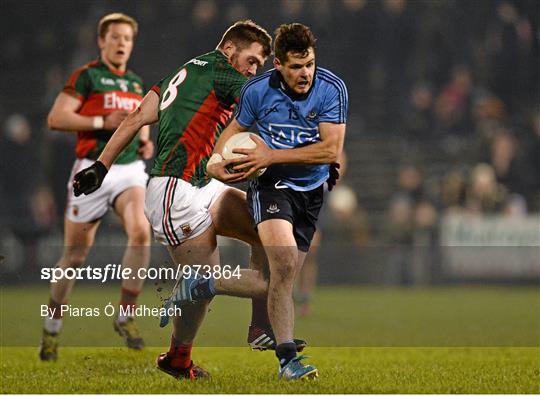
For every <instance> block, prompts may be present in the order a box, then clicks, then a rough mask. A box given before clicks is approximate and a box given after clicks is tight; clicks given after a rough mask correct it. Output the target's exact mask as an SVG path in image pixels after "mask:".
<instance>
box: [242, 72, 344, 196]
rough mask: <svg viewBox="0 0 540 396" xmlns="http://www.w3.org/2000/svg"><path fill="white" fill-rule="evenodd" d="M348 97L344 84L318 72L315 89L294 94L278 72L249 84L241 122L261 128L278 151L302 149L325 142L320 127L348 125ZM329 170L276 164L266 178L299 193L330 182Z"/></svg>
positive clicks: (261, 132) (325, 73) (257, 78)
mask: <svg viewBox="0 0 540 396" xmlns="http://www.w3.org/2000/svg"><path fill="white" fill-rule="evenodd" d="M347 109H348V97H347V88H346V87H345V84H344V83H343V81H342V80H341V79H340V78H338V77H337V76H336V75H335V74H333V73H331V72H330V71H328V70H326V69H323V68H320V67H318V68H317V69H316V70H315V75H314V80H313V85H312V87H311V88H310V90H309V91H308V92H307V93H306V94H303V95H298V94H295V93H294V92H292V91H291V90H290V89H289V88H288V87H287V86H286V84H285V83H284V81H283V77H282V76H281V74H280V73H279V72H278V71H277V70H274V69H273V70H270V71H268V72H266V73H264V74H262V75H261V76H259V77H255V78H253V79H252V80H251V81H249V82H248V83H247V84H246V85H244V87H243V88H242V91H241V93H240V103H239V105H238V108H237V110H236V120H237V121H238V123H239V124H240V125H242V126H243V127H245V128H250V127H251V126H252V125H254V124H255V125H256V126H257V129H258V131H259V134H260V136H261V137H262V138H263V139H264V141H265V142H266V144H267V145H268V146H269V147H270V148H272V149H288V148H295V147H302V146H305V145H308V144H312V143H317V142H320V141H321V138H320V134H319V123H321V122H331V123H336V124H344V123H345V122H346V119H347ZM328 169H329V165H287V164H286V165H272V166H271V167H270V168H268V170H267V171H266V173H267V174H268V175H267V176H270V177H272V179H274V180H280V181H281V182H280V183H281V184H282V185H284V186H287V187H290V188H292V189H293V190H296V191H308V190H313V189H315V188H317V187H319V186H320V185H321V184H323V183H324V182H325V180H326V179H328V176H329V175H328Z"/></svg>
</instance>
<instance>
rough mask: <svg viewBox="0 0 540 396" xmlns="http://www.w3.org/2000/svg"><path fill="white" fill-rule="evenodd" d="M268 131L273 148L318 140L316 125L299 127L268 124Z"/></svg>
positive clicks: (295, 145) (300, 144)
mask: <svg viewBox="0 0 540 396" xmlns="http://www.w3.org/2000/svg"><path fill="white" fill-rule="evenodd" d="M268 132H269V133H270V136H271V138H272V144H273V146H274V148H276V147H278V148H291V147H297V146H302V145H305V144H308V143H315V142H319V141H320V140H321V139H320V135H319V128H318V127H312V128H307V127H300V126H297V125H288V124H268Z"/></svg>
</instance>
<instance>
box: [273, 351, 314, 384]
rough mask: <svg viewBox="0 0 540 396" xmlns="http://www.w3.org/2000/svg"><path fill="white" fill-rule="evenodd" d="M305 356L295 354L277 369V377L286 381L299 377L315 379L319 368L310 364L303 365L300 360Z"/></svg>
mask: <svg viewBox="0 0 540 396" xmlns="http://www.w3.org/2000/svg"><path fill="white" fill-rule="evenodd" d="M306 358H307V356H297V357H295V358H293V359H291V361H290V362H289V363H287V364H286V365H285V366H283V367H281V368H280V369H279V375H278V377H279V379H284V380H287V381H291V380H299V379H315V378H317V377H318V376H319V370H317V368H316V367H315V366H312V365H311V364H308V365H304V364H303V363H302V362H301V361H302V360H304V359H306Z"/></svg>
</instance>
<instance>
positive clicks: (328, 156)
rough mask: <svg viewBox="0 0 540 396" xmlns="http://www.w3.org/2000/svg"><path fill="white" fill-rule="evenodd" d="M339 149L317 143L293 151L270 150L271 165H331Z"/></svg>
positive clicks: (337, 155)
mask: <svg viewBox="0 0 540 396" xmlns="http://www.w3.org/2000/svg"><path fill="white" fill-rule="evenodd" d="M340 152H341V149H340V147H339V146H337V145H333V144H327V143H325V142H319V143H314V144H310V145H308V146H304V147H299V148H294V149H281V150H280V149H278V150H272V152H271V155H272V158H271V162H272V164H306V165H318V164H331V163H334V162H336V161H337V159H338V157H339V154H340Z"/></svg>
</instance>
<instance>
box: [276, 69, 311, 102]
mask: <svg viewBox="0 0 540 396" xmlns="http://www.w3.org/2000/svg"><path fill="white" fill-rule="evenodd" d="M316 76H317V69H315V73H313V84H311V87H309V91H307V92H306V93H303V94H297V93H296V92H294V91H293V90H292V89H291V88H290V87H289V86H288V85H287V83H286V82H285V80H284V79H283V76H282V75H281V73H280V72H279V71H277V69H274V70H273V71H272V74H271V75H270V79H269V81H268V84H270V86H271V87H272V88H275V89H280V90H281V91H283V93H285V95H287V96H288V97H289V98H291V99H292V100H295V101H297V100H306V99H307V98H308V96H309V94H310V93H311V90H312V89H313V86H314V85H315V79H316Z"/></svg>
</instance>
